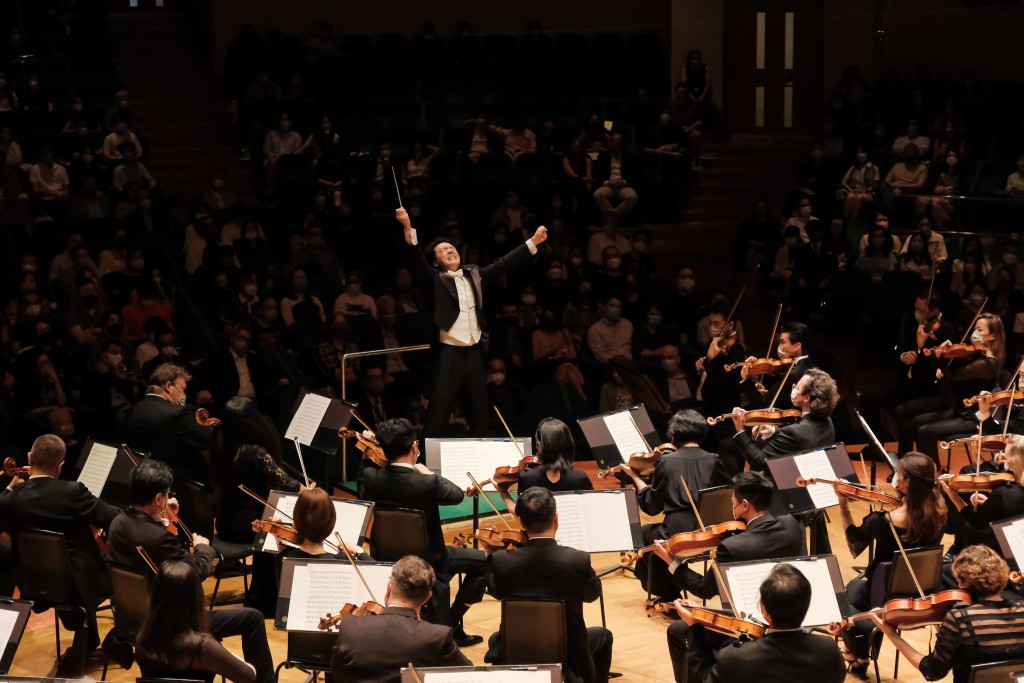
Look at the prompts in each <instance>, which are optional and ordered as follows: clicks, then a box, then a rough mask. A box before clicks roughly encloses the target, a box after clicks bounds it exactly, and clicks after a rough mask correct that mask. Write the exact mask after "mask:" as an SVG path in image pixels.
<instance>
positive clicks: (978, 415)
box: [974, 410, 992, 422]
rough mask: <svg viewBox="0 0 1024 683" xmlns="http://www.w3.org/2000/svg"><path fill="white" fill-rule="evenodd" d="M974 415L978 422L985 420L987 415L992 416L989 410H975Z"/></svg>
mask: <svg viewBox="0 0 1024 683" xmlns="http://www.w3.org/2000/svg"><path fill="white" fill-rule="evenodd" d="M974 416H975V417H976V418H978V422H984V421H985V420H987V419H988V418H989V417H991V416H992V413H991V412H986V413H983V412H981V411H980V410H979V411H978V412H976V413H975V414H974Z"/></svg>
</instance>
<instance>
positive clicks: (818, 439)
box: [734, 413, 836, 473]
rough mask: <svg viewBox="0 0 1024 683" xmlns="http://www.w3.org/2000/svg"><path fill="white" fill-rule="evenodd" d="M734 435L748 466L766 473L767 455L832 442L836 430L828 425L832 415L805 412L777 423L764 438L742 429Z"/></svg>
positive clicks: (800, 449) (776, 454)
mask: <svg viewBox="0 0 1024 683" xmlns="http://www.w3.org/2000/svg"><path fill="white" fill-rule="evenodd" d="M734 438H735V439H736V440H737V441H739V443H740V446H741V447H742V449H743V457H744V458H746V459H747V462H748V463H750V469H752V470H758V471H760V472H766V473H767V470H768V464H767V461H768V459H769V458H774V457H777V456H780V455H789V454H790V453H800V452H801V451H809V450H811V449H813V448H819V447H821V446H828V445H831V444H834V443H835V442H836V430H835V429H834V428H833V427H832V418H829V417H815V416H814V415H811V414H810V413H808V414H807V415H804V416H803V417H802V418H800V420H798V421H797V422H794V423H793V424H790V425H786V426H785V427H780V428H779V429H777V430H776V431H775V433H774V434H772V436H771V438H769V439H768V440H766V441H760V440H755V439H754V438H753V437H752V436H751V435H750V432H748V431H746V430H744V431H742V432H740V433H739V434H737V435H736V436H735V437H734Z"/></svg>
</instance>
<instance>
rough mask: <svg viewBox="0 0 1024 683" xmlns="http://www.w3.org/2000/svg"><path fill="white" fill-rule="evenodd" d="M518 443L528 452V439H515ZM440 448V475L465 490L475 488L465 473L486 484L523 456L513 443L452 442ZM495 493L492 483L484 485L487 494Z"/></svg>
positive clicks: (472, 440)
mask: <svg viewBox="0 0 1024 683" xmlns="http://www.w3.org/2000/svg"><path fill="white" fill-rule="evenodd" d="M516 442H517V443H518V444H519V448H521V449H523V453H526V452H528V451H527V445H526V440H525V439H516ZM439 445H440V449H439V453H440V457H441V476H442V477H444V478H445V479H447V480H448V481H450V482H451V483H453V484H455V485H456V486H458V487H459V488H460V489H462V490H463V491H465V490H466V489H468V488H469V487H470V486H472V483H471V482H470V481H469V477H467V476H466V472H471V473H472V474H473V476H474V477H475V478H476V480H477V481H483V480H485V479H490V477H491V475H492V474H494V470H496V469H498V468H499V467H509V466H512V465H516V464H517V463H518V462H519V459H520V458H521V457H522V456H520V455H519V448H516V444H514V443H512V442H511V441H491V440H486V439H453V440H451V441H442V442H441V443H440V444H439ZM496 490H497V489H495V488H494V486H492V485H491V484H487V485H486V486H484V491H496ZM488 509H490V508H488Z"/></svg>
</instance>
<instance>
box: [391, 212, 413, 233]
mask: <svg viewBox="0 0 1024 683" xmlns="http://www.w3.org/2000/svg"><path fill="white" fill-rule="evenodd" d="M395 218H396V219H398V222H399V223H401V224H402V227H403V228H405V229H406V230H412V221H410V220H409V212H408V211H406V210H405V209H404V208H402V207H398V208H397V209H395Z"/></svg>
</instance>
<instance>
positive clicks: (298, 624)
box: [287, 562, 392, 631]
mask: <svg viewBox="0 0 1024 683" xmlns="http://www.w3.org/2000/svg"><path fill="white" fill-rule="evenodd" d="M391 570H392V566H391V565H374V564H369V565H359V571H361V572H362V573H363V577H364V578H365V579H366V582H367V583H368V584H370V588H372V589H373V594H374V596H375V597H376V598H377V601H378V602H380V601H383V600H384V593H385V591H386V590H387V583H388V578H389V577H390V576H391ZM371 599H372V598H371V597H370V594H369V593H368V592H367V590H366V588H365V587H364V586H363V582H362V581H360V580H359V577H358V576H357V575H356V570H355V569H354V568H353V567H352V565H350V564H348V563H347V562H314V563H311V564H305V565H297V566H296V567H295V572H294V573H293V574H292V595H291V599H290V602H289V604H288V621H287V628H288V630H289V631H316V630H318V626H319V625H320V618H321V617H323V616H326V615H327V614H328V613H330V614H337V613H338V610H340V609H341V607H342V606H343V605H344V604H345V603H347V602H350V603H352V604H353V605H361V604H363V603H364V602H366V601H367V600H371Z"/></svg>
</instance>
